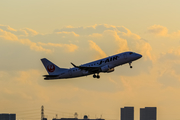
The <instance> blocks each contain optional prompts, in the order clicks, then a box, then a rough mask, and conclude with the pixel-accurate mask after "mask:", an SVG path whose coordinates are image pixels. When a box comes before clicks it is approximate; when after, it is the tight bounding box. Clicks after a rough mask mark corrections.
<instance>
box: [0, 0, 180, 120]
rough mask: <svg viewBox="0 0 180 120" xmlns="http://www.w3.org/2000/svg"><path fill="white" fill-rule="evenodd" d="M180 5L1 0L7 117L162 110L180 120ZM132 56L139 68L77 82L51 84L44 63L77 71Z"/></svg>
mask: <svg viewBox="0 0 180 120" xmlns="http://www.w3.org/2000/svg"><path fill="white" fill-rule="evenodd" d="M179 4H180V1H179V0H111V1H110V0H1V1H0V16H1V17H0V86H1V87H0V106H1V107H0V113H16V114H17V120H38V119H39V118H40V110H41V106H42V105H44V108H45V110H44V113H45V117H47V118H48V119H49V120H50V119H52V118H53V117H55V116H56V114H58V118H61V117H73V116H74V113H75V112H77V113H78V117H79V118H82V117H83V115H84V114H86V115H88V116H89V118H100V117H102V118H104V119H106V120H120V108H122V107H124V106H134V111H135V112H134V116H135V120H139V119H140V118H139V114H140V113H139V111H140V108H144V107H157V119H158V120H179V119H180V116H179V111H180V107H179V106H180V102H179V101H180V97H179V94H180V75H179V74H180V72H179V71H180V24H179V19H180V7H179ZM125 51H133V52H136V53H139V54H142V55H143V57H142V58H141V59H139V60H137V61H134V62H133V63H132V66H133V69H130V68H129V65H128V64H125V65H123V66H119V67H116V68H115V71H114V72H112V73H107V74H104V73H101V74H100V75H101V78H100V79H94V78H93V77H92V75H90V76H87V77H80V78H74V79H64V80H53V81H45V80H44V79H43V77H42V75H45V74H47V72H46V70H45V69H44V66H43V65H42V63H41V61H40V59H41V58H47V59H49V60H50V61H52V62H53V63H55V64H56V65H58V66H59V67H61V68H72V67H73V66H72V65H71V64H70V63H71V62H73V63H74V64H76V65H81V64H84V63H88V62H91V61H94V60H97V59H100V58H104V57H107V56H111V55H114V54H118V53H121V52H125Z"/></svg>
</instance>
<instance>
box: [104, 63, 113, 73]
mask: <svg viewBox="0 0 180 120" xmlns="http://www.w3.org/2000/svg"><path fill="white" fill-rule="evenodd" d="M101 71H102V72H107V73H109V72H113V71H114V68H111V67H110V66H109V65H105V66H103V67H101Z"/></svg>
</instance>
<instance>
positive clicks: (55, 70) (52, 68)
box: [41, 58, 68, 75]
mask: <svg viewBox="0 0 180 120" xmlns="http://www.w3.org/2000/svg"><path fill="white" fill-rule="evenodd" d="M41 61H42V63H43V65H44V67H45V68H46V70H47V72H48V73H49V75H58V74H59V73H61V72H62V71H65V70H68V69H65V68H59V67H58V66H57V65H55V64H54V63H52V62H51V61H49V60H48V59H46V58H43V59H41Z"/></svg>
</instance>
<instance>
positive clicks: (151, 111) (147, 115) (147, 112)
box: [140, 107, 157, 120]
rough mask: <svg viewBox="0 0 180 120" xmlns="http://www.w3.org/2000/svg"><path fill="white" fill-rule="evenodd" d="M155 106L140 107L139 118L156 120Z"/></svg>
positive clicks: (141, 119)
mask: <svg viewBox="0 0 180 120" xmlns="http://www.w3.org/2000/svg"><path fill="white" fill-rule="evenodd" d="M156 109H157V108H156V107H145V108H140V120H156Z"/></svg>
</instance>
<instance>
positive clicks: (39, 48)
mask: <svg viewBox="0 0 180 120" xmlns="http://www.w3.org/2000/svg"><path fill="white" fill-rule="evenodd" d="M18 42H20V43H22V44H24V45H28V46H29V47H30V49H31V50H35V51H43V52H46V53H52V52H53V51H52V50H50V49H45V48H43V47H42V46H40V45H37V43H35V42H32V41H30V40H29V39H20V40H18Z"/></svg>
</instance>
